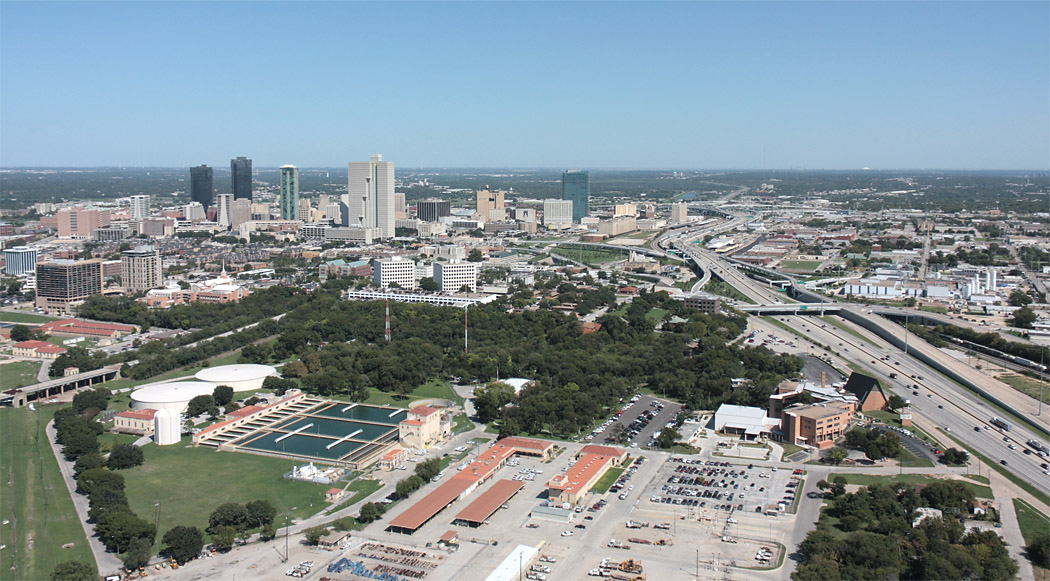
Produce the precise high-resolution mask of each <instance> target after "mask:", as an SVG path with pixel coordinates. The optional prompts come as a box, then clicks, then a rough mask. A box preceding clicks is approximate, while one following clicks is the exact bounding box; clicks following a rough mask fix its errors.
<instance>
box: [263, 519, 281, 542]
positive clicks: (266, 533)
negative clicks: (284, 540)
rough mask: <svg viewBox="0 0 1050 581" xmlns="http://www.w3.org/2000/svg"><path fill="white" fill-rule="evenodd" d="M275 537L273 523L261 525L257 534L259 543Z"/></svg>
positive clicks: (275, 532)
mask: <svg viewBox="0 0 1050 581" xmlns="http://www.w3.org/2000/svg"><path fill="white" fill-rule="evenodd" d="M276 536H277V527H275V526H273V523H269V524H265V525H263V528H262V530H261V531H260V532H259V540H260V541H269V540H272V539H273V538H274V537H276Z"/></svg>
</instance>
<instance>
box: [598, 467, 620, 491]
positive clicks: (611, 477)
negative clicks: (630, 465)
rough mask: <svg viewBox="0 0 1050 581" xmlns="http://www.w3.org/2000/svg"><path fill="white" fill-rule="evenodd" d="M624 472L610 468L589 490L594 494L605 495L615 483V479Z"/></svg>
mask: <svg viewBox="0 0 1050 581" xmlns="http://www.w3.org/2000/svg"><path fill="white" fill-rule="evenodd" d="M624 470H625V469H624V468H610V469H608V470H606V471H605V474H602V477H601V478H599V479H598V482H595V483H594V487H593V488H591V491H592V492H594V493H596V494H605V493H606V492H608V491H609V487H610V486H612V485H613V483H614V482H616V479H617V478H619V477H620V475H621V474H623V471H624Z"/></svg>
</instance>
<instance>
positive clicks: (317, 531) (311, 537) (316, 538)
mask: <svg viewBox="0 0 1050 581" xmlns="http://www.w3.org/2000/svg"><path fill="white" fill-rule="evenodd" d="M327 533H328V529H327V528H325V527H323V526H317V527H310V528H308V529H306V530H305V531H303V535H304V536H306V542H307V543H308V544H310V545H316V544H317V543H319V542H320V541H321V537H323V536H325V534H327Z"/></svg>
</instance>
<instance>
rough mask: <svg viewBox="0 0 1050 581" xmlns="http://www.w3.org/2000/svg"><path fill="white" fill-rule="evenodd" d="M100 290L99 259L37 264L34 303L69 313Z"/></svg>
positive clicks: (51, 309)
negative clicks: (73, 307)
mask: <svg viewBox="0 0 1050 581" xmlns="http://www.w3.org/2000/svg"><path fill="white" fill-rule="evenodd" d="M99 292H102V261H101V260H98V259H93V260H79V261H77V260H53V261H51V262H42V263H40V264H38V265H37V267H36V306H38V307H40V308H42V309H44V310H45V311H49V312H51V311H58V312H63V313H68V312H69V311H70V309H71V307H72V306H75V305H78V304H80V303H81V302H83V301H84V299H86V298H88V297H89V296H91V295H93V294H96V293H99Z"/></svg>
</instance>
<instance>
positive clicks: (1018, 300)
mask: <svg viewBox="0 0 1050 581" xmlns="http://www.w3.org/2000/svg"><path fill="white" fill-rule="evenodd" d="M1009 301H1010V305H1011V306H1014V307H1024V306H1027V305H1030V304H1032V297H1030V296H1028V293H1026V292H1024V291H1023V290H1021V289H1017V290H1015V291H1013V292H1012V293H1010V298H1009Z"/></svg>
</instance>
